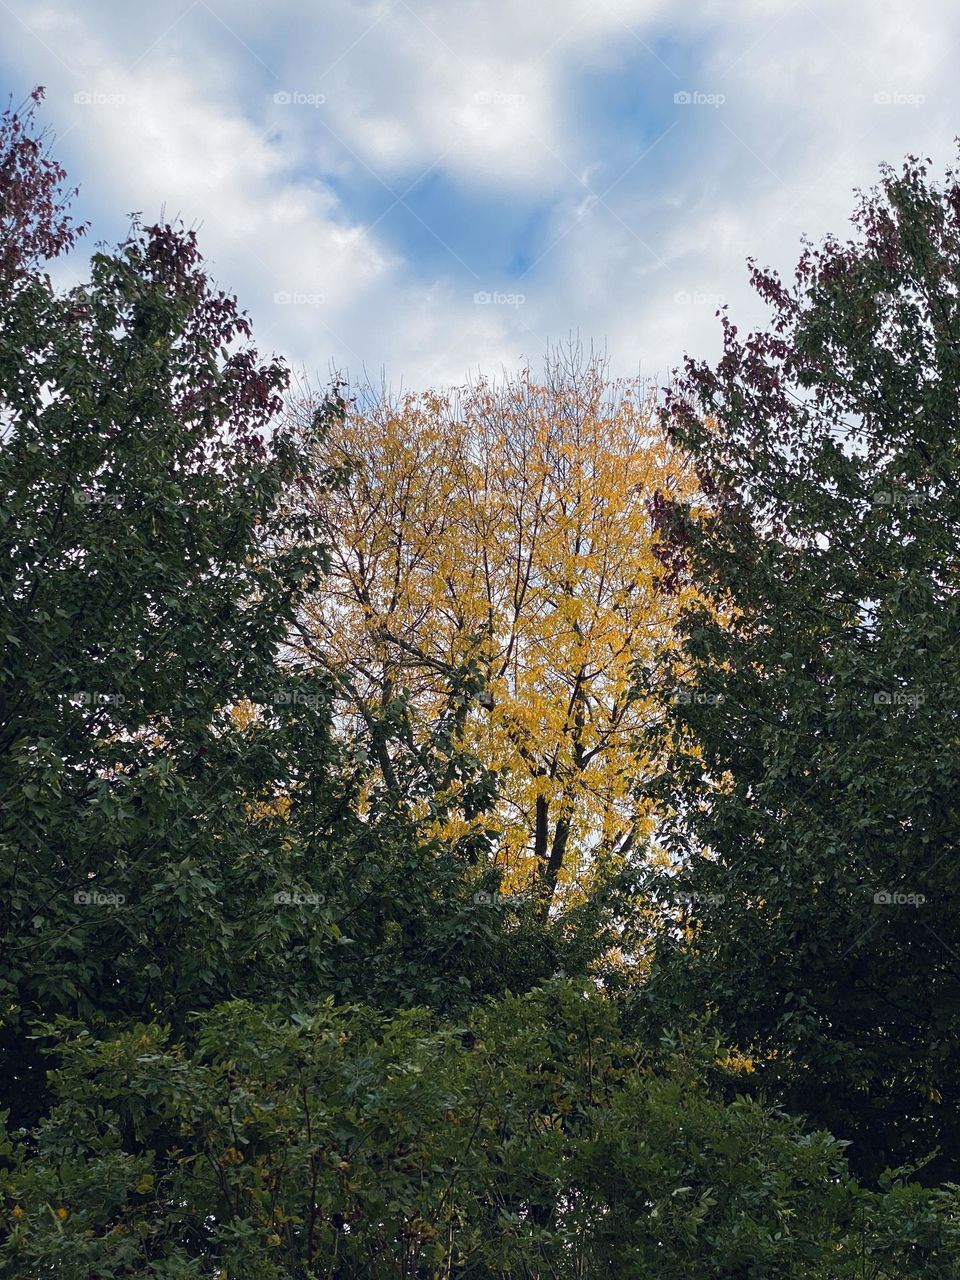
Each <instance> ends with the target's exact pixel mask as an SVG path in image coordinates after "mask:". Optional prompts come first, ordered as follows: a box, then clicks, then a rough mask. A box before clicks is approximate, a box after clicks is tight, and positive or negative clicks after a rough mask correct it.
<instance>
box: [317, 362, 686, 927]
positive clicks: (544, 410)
mask: <svg viewBox="0 0 960 1280" xmlns="http://www.w3.org/2000/svg"><path fill="white" fill-rule="evenodd" d="M301 415H302V417H303V418H306V419H307V420H309V419H310V418H311V416H312V406H311V405H310V404H309V403H308V404H307V405H306V406H302V407H301ZM304 434H305V435H306V434H307V433H304ZM309 439H310V440H311V448H312V455H313V457H314V459H315V465H316V466H318V467H319V469H320V471H321V474H327V473H329V472H330V471H336V472H338V473H339V474H340V475H341V477H342V483H340V484H339V485H335V486H333V487H328V486H323V487H322V489H321V490H320V491H319V492H318V493H317V495H316V499H315V507H316V513H317V518H318V522H319V527H320V528H321V530H322V532H323V538H324V540H325V542H326V543H327V544H328V545H329V547H330V571H329V576H328V578H327V580H326V582H325V585H324V590H323V592H322V593H321V594H320V595H319V596H318V598H317V599H316V600H314V601H311V604H310V607H309V608H308V610H307V613H306V616H305V619H304V626H303V632H302V634H303V649H304V653H305V654H306V655H309V657H310V658H311V659H312V660H313V661H315V662H318V663H319V664H320V665H321V667H322V668H323V669H324V670H327V671H329V672H331V673H332V674H333V675H334V677H335V678H336V681H337V684H338V687H339V688H340V689H341V691H342V694H343V699H342V704H341V705H342V707H343V714H344V715H345V716H348V717H353V718H355V719H357V720H358V721H359V722H360V723H364V724H366V725H367V726H368V727H369V728H370V730H371V732H372V733H373V735H374V737H375V739H376V730H375V726H376V725H378V724H380V725H383V724H385V723H388V722H389V721H390V719H391V717H398V718H399V721H401V722H402V723H403V725H404V730H403V733H402V734H401V735H399V736H398V742H401V743H402V742H404V741H405V746H406V751H405V752H402V751H401V752H399V753H397V754H394V755H391V754H390V753H388V752H387V751H386V749H385V748H384V745H383V743H382V741H380V740H378V749H377V758H378V760H379V763H380V767H381V770H382V774H383V778H384V780H385V782H386V784H387V786H388V787H389V788H390V789H391V790H393V791H395V792H396V793H397V794H398V795H402V794H403V793H404V792H405V791H409V789H410V788H409V784H404V782H403V780H402V779H403V777H404V776H406V774H407V772H408V771H409V762H411V761H412V762H413V764H414V766H415V763H416V759H417V756H418V753H419V752H420V751H421V750H423V748H424V745H425V744H427V743H429V742H431V741H434V740H435V739H436V734H437V731H438V728H439V727H440V726H443V725H445V724H446V723H447V719H446V717H448V716H449V713H450V707H451V693H452V686H451V677H452V676H453V674H454V673H455V672H460V673H461V674H462V673H469V674H470V675H471V676H472V677H473V679H474V685H473V687H472V688H471V689H470V691H469V693H470V695H471V696H470V698H469V703H466V702H463V701H461V702H460V703H459V704H458V705H459V706H460V708H461V711H462V715H461V717H460V723H459V724H458V729H459V732H460V733H461V734H462V740H463V742H464V743H465V744H466V745H467V746H469V748H470V749H471V750H472V751H473V752H474V753H475V754H476V756H477V758H478V760H479V761H480V762H481V763H482V764H483V765H484V766H485V768H486V769H487V770H489V771H492V772H493V773H494V774H495V775H496V778H497V781H498V806H497V809H496V816H497V818H498V820H499V824H500V828H501V833H502V839H501V843H500V846H499V849H498V851H497V854H496V858H497V862H498V864H499V865H500V866H501V867H502V869H503V870H504V872H505V876H506V883H507V885H508V887H512V888H522V889H534V891H535V895H536V897H537V898H538V900H539V902H540V904H541V910H542V911H543V912H546V911H547V910H548V909H549V906H550V903H551V902H552V901H553V899H554V895H555V891H556V889H557V886H558V884H560V883H566V884H567V885H570V886H573V887H575V888H578V889H579V890H581V891H582V890H583V889H584V888H585V887H586V886H587V885H588V883H589V881H590V871H591V868H595V867H596V866H597V865H601V864H602V865H616V864H617V862H618V861H622V860H623V859H624V858H625V857H626V856H627V855H628V854H629V852H630V851H631V849H633V848H635V847H637V848H639V847H641V846H642V845H643V842H644V833H645V831H646V829H647V815H646V813H645V811H644V810H643V808H642V807H638V805H637V804H636V802H635V798H634V797H633V796H632V795H631V792H630V789H629V785H628V781H627V780H628V778H629V776H630V772H631V769H630V768H628V765H630V766H632V771H633V772H634V773H636V772H637V771H638V770H642V769H643V768H644V763H645V762H644V760H643V759H642V758H641V757H637V756H635V755H634V754H633V753H634V748H635V743H636V736H637V729H638V726H639V725H640V724H642V722H643V720H644V717H645V715H646V714H647V711H648V706H647V704H646V703H645V702H644V700H643V699H642V698H639V697H637V696H635V690H634V686H633V682H632V681H631V677H630V671H631V664H632V663H633V662H635V661H637V660H638V659H641V658H643V657H644V656H647V655H652V652H653V646H654V643H655V641H656V639H657V638H658V636H662V634H663V632H664V631H665V630H666V629H667V628H668V627H669V625H670V621H671V618H672V617H673V615H674V613H675V612H676V609H677V601H675V600H668V599H666V598H665V597H663V596H662V595H660V594H658V592H657V591H656V588H655V578H656V575H657V572H658V570H659V566H658V564H657V562H656V560H655V557H654V554H653V536H652V528H651V521H650V514H649V506H648V503H649V498H650V497H651V495H652V493H653V492H654V490H655V489H656V488H660V489H663V490H665V491H667V492H670V493H673V494H675V495H677V496H678V497H679V496H681V495H689V494H690V492H691V486H690V477H689V474H688V468H685V466H684V464H683V461H682V459H681V456H680V455H679V453H678V452H677V451H676V450H674V449H673V448H671V447H670V446H669V445H668V444H667V443H666V442H665V440H664V438H663V436H662V434H661V433H660V431H659V428H658V425H657V423H656V420H655V415H654V412H653V406H652V402H651V398H650V393H649V391H648V389H647V388H645V386H644V385H643V384H642V383H640V382H639V381H637V380H626V381H610V379H609V378H608V376H607V373H606V369H605V366H604V363H603V361H602V360H600V359H599V358H597V357H590V358H585V357H584V356H583V354H582V352H581V351H580V350H579V349H576V348H574V349H572V350H571V351H569V352H567V353H566V355H564V354H563V353H560V352H557V353H555V354H554V355H553V356H552V357H551V358H550V359H549V360H548V362H547V367H546V372H545V375H544V378H543V380H537V379H536V378H534V376H533V375H532V374H531V373H530V372H529V371H526V372H524V373H523V374H521V375H520V376H519V377H516V378H510V379H506V380H505V381H504V382H502V383H498V384H493V383H490V382H487V381H483V380H481V381H478V382H477V383H476V384H474V385H472V386H469V387H465V388H461V389H460V390H459V391H458V392H457V393H455V394H449V395H448V394H440V393H433V392H430V393H424V394H420V395H417V394H409V395H406V396H405V397H403V398H401V399H400V400H399V401H397V402H394V401H391V400H390V399H389V398H388V397H387V396H385V395H379V396H374V395H372V394H367V395H366V397H365V398H363V399H362V401H361V402H360V403H354V405H352V406H351V407H348V406H347V404H346V403H345V402H344V401H342V400H341V401H340V410H339V412H338V413H335V414H332V415H330V417H329V420H325V429H324V430H323V431H322V432H319V433H317V432H313V434H312V435H310V436H309ZM455 696H456V695H455ZM440 784H441V787H442V786H443V785H447V786H453V787H454V788H455V787H456V786H457V779H456V778H455V777H453V776H448V777H446V778H442V779H440ZM448 830H449V829H448Z"/></svg>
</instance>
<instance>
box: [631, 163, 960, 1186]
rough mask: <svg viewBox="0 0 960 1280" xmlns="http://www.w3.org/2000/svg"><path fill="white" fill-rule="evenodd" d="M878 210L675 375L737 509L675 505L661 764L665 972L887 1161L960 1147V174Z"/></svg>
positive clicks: (684, 406)
mask: <svg viewBox="0 0 960 1280" xmlns="http://www.w3.org/2000/svg"><path fill="white" fill-rule="evenodd" d="M854 225H855V227H856V232H857V234H856V238H855V239H854V240H852V241H850V242H848V243H841V242H839V241H837V240H835V239H833V238H829V239H827V240H826V241H825V243H824V244H823V245H822V246H821V247H819V248H814V247H813V246H807V248H806V249H805V251H804V253H803V256H802V258H801V260H800V263H799V266H798V268H797V273H796V280H795V283H794V284H793V285H792V286H790V285H786V284H784V283H783V282H782V281H781V280H780V279H779V278H778V277H777V276H776V275H775V274H774V273H773V272H771V271H761V270H759V269H757V268H756V267H754V269H753V283H754V286H755V288H756V289H757V290H758V292H759V293H760V295H761V296H762V297H763V298H764V299H765V300H766V301H767V302H768V303H769V304H770V305H771V308H772V311H773V317H772V321H771V323H770V325H769V326H768V327H767V328H766V329H764V330H762V331H760V332H757V333H752V334H750V335H748V336H746V337H741V336H740V335H739V334H738V331H737V328H736V327H735V325H734V324H733V323H732V322H731V321H730V320H729V319H727V318H725V319H724V354H723V357H722V359H721V360H720V362H719V364H718V365H717V366H716V368H711V367H709V366H707V365H705V364H702V363H697V362H693V361H690V362H689V363H688V366H687V373H686V377H685V380H684V383H683V385H682V387H681V388H679V389H678V391H677V393H676V394H675V395H674V396H672V397H671V398H670V400H669V404H668V412H667V416H668V420H669V424H670V429H671V431H672V433H673V437H674V438H675V439H676V441H677V442H678V443H679V444H681V445H683V446H685V447H686V448H688V449H690V450H692V451H693V454H694V455H695V459H696V464H697V468H698V471H699V475H700V480H701V485H702V488H703V489H704V491H705V492H706V493H708V494H710V495H711V498H710V503H709V508H710V509H709V513H708V517H707V516H704V517H703V518H698V517H697V516H696V515H695V514H694V513H691V512H690V510H689V508H687V509H684V507H683V505H682V504H680V505H677V504H673V503H670V502H666V501H664V502H662V503H660V504H659V507H658V512H659V520H660V524H661V528H662V531H663V543H662V546H661V553H660V554H661V558H662V559H663V560H664V562H665V565H666V566H667V567H666V570H665V578H666V579H667V581H668V584H677V583H683V582H687V583H692V584H695V585H696V587H697V589H698V591H699V592H700V593H701V595H702V596H703V597H705V599H706V601H707V602H708V604H710V605H712V607H713V614H712V615H711V611H710V609H709V608H707V607H705V606H704V607H701V606H696V607H691V608H689V609H688V610H687V611H686V612H685V616H684V619H683V621H682V624H681V627H680V629H679V632H678V639H677V642H676V643H675V644H674V646H673V651H672V653H670V654H668V655H665V656H664V659H663V660H664V662H665V663H672V664H673V665H674V668H675V669H676V670H678V671H680V672H681V673H682V684H681V693H682V696H678V695H677V691H676V689H675V688H663V689H661V700H662V703H663V707H664V711H665V713H666V714H667V717H668V718H667V721H666V724H665V728H664V731H663V734H662V735H661V737H660V740H659V743H658V749H662V750H665V751H668V752H669V753H670V767H669V769H668V771H667V772H666V773H665V774H664V776H663V777H662V779H661V780H660V784H659V786H658V787H657V788H656V789H657V791H658V794H659V797H660V801H661V803H662V804H664V805H665V806H666V807H667V810H668V813H669V815H670V816H669V818H668V820H666V821H665V822H664V824H663V827H662V830H661V836H662V839H663V842H664V844H665V846H666V847H667V848H668V850H669V852H670V854H671V857H672V860H673V867H672V872H671V874H669V875H667V876H664V877H662V878H661V881H660V886H659V893H660V895H661V897H662V899H663V900H664V901H665V902H666V903H669V904H671V905H672V906H673V908H675V913H674V919H675V924H674V925H673V926H671V927H670V928H668V929H667V930H665V931H664V934H663V936H662V939H661V945H660V960H659V963H658V966H657V968H656V977H655V979H654V981H653V983H652V984H651V988H650V995H651V999H654V998H656V999H657V1000H662V1001H663V1002H664V1004H663V1005H660V1004H655V1005H654V1007H655V1008H657V1009H659V1010H660V1012H659V1013H657V1014H656V1015H655V1016H657V1017H660V1016H670V1015H669V1014H668V1015H664V1012H663V1010H664V1008H667V1009H672V1010H673V1011H674V1012H676V1011H677V1008H678V1004H679V1007H681V1008H682V1007H686V1008H688V1009H690V1008H694V1009H702V1008H704V1007H705V1006H707V1005H709V1006H711V1007H713V1008H714V1009H715V1010H716V1012H717V1016H718V1018H719V1024H720V1026H721V1028H722V1034H724V1035H725V1036H727V1037H729V1038H730V1039H732V1040H733V1042H734V1043H737V1044H739V1045H740V1046H741V1047H743V1048H745V1049H746V1050H748V1051H749V1052H751V1053H752V1054H753V1056H754V1058H755V1060H756V1063H757V1073H756V1079H757V1081H758V1083H759V1084H760V1086H761V1087H762V1088H765V1089H768V1090H770V1091H772V1093H773V1094H774V1095H775V1096H776V1097H777V1098H778V1099H779V1100H781V1101H782V1102H783V1103H784V1104H785V1105H786V1106H788V1108H789V1109H791V1110H794V1111H800V1112H803V1113H806V1114H809V1115H810V1116H812V1117H813V1118H814V1119H815V1121H816V1122H817V1123H820V1124H824V1125H827V1126H828V1127H830V1129H831V1130H832V1131H833V1132H835V1133H837V1134H838V1135H839V1136H841V1137H845V1138H849V1139H852V1140H853V1141H854V1145H853V1147H852V1148H851V1159H852V1160H853V1162H854V1165H855V1167H857V1168H859V1169H860V1170H862V1171H863V1172H864V1173H865V1174H867V1175H868V1176H871V1177H875V1176H877V1175H878V1174H879V1173H880V1172H882V1170H883V1169H884V1167H885V1166H886V1165H897V1164H901V1163H904V1162H907V1161H911V1160H916V1161H921V1160H923V1159H924V1158H926V1157H927V1156H928V1154H929V1153H931V1152H934V1151H939V1154H938V1155H937V1157H936V1158H935V1159H934V1160H933V1162H932V1163H931V1164H930V1165H929V1166H928V1168H927V1170H926V1172H925V1176H926V1177H928V1178H931V1179H936V1178H937V1177H956V1174H957V1170H958V1168H960V1164H958V1161H960V1129H958V1125H957V1115H958V1105H960V1057H958V1048H957V1046H958V1044H960V1039H958V1031H960V958H958V957H960V931H958V930H960V925H958V917H957V913H956V910H955V905H956V902H957V901H958V895H960V880H958V874H960V871H958V868H960V863H958V861H957V857H956V853H957V849H958V840H960V809H958V806H957V804H956V799H957V796H958V795H960V755H958V711H960V670H958V664H957V645H958V637H960V626H958V622H960V617H958V610H960V595H958V591H957V586H958V574H957V571H958V560H957V534H958V529H960V505H958V493H960V488H958V483H957V481H958V467H960V452H958V443H960V434H958V433H960V424H958V419H957V411H956V406H957V401H958V391H960V309H958V303H957V291H958V285H960V185H958V182H957V179H956V176H955V175H954V174H953V173H949V174H948V176H947V179H946V182H945V183H944V184H943V185H942V186H937V185H936V184H935V183H933V182H932V181H931V180H930V179H929V178H928V170H927V166H926V165H925V164H924V163H921V162H920V161H918V160H916V159H910V160H909V161H908V162H907V163H906V164H905V165H904V167H903V170H902V172H900V173H894V172H893V171H890V170H885V171H884V175H883V181H882V184H881V186H880V188H879V189H878V190H877V191H874V192H871V193H869V194H867V195H865V196H863V197H862V199H861V201H860V203H859V206H858V208H857V211H856V215H855V219H854Z"/></svg>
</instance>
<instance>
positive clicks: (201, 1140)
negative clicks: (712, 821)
mask: <svg viewBox="0 0 960 1280" xmlns="http://www.w3.org/2000/svg"><path fill="white" fill-rule="evenodd" d="M53 1031H54V1029H52V1028H51V1032H53ZM198 1031H199V1034H198V1041H199V1042H198V1043H197V1044H196V1045H195V1046H194V1047H188V1046H186V1045H183V1044H178V1043H172V1042H171V1039H170V1037H169V1035H168V1034H167V1033H166V1032H165V1031H164V1030H163V1029H161V1028H159V1027H156V1026H138V1027H131V1028H129V1029H128V1030H125V1031H124V1032H122V1033H113V1034H110V1035H108V1036H104V1037H102V1038H94V1037H91V1036H89V1035H84V1034H83V1033H82V1032H81V1033H80V1034H78V1033H77V1030H76V1028H74V1027H71V1026H69V1025H61V1026H60V1027H59V1028H57V1029H56V1031H55V1034H52V1035H51V1036H50V1037H49V1041H48V1043H49V1045H50V1048H51V1050H53V1051H54V1054H55V1057H54V1061H55V1062H56V1064H57V1065H56V1070H55V1072H54V1077H53V1078H54V1087H55V1090H56V1094H57V1100H56V1105H55V1107H54V1108H53V1109H52V1110H51V1113H50V1115H49V1117H48V1118H46V1119H45V1121H44V1123H43V1124H42V1125H41V1127H40V1129H39V1131H38V1132H37V1134H36V1135H34V1136H33V1137H32V1140H31V1141H30V1142H24V1141H18V1142H17V1143H16V1146H15V1151H14V1153H13V1167H12V1168H11V1169H10V1171H9V1172H8V1173H7V1174H5V1177H4V1183H5V1187H4V1190H5V1196H6V1202H7V1206H8V1221H9V1222H10V1224H11V1230H10V1233H9V1236H8V1239H7V1241H6V1243H5V1244H4V1245H2V1246H0V1268H4V1269H3V1270H0V1274H2V1275H4V1276H7V1275H9V1276H14V1275H22V1274H24V1273H29V1274H31V1275H43V1274H47V1273H50V1274H53V1273H55V1274H57V1275H60V1276H63V1277H65V1280H87V1277H90V1276H104V1277H107V1276H115V1275H119V1274H124V1275H128V1276H131V1277H147V1276H158V1275H159V1276H170V1277H174V1276H200V1275H210V1274H217V1273H218V1271H219V1272H220V1273H221V1274H222V1273H223V1272H225V1273H226V1274H227V1275H229V1276H233V1275H236V1276H243V1277H244V1278H245V1280H281V1278H283V1280H286V1278H287V1277H307V1276H311V1275H316V1274H318V1273H319V1274H330V1275H337V1276H338V1277H340V1278H341V1280H351V1278H353V1277H356V1278H359V1277H364V1278H367V1277H370V1278H372V1280H388V1278H392V1277H401V1276H421V1277H425V1278H427V1277H430V1278H436V1280H439V1278H440V1277H446V1276H458V1277H464V1278H465V1277H476V1280H481V1278H484V1280H490V1278H492V1277H496V1278H503V1280H505V1278H506V1277H508V1276H516V1275H518V1274H519V1275H531V1276H534V1275H544V1274H546V1275H550V1276H555V1277H557V1278H558V1280H598V1278H599V1277H602V1276H610V1275H613V1276H638V1277H641V1276H643V1277H645V1276H651V1275H656V1276H657V1277H660V1278H662V1280H688V1277H690V1276H704V1277H714V1276H715V1277H720V1276H724V1277H727V1276H730V1277H733V1276H750V1275H754V1276H764V1275H767V1276H773V1275H775V1276H777V1277H783V1278H784V1280H818V1278H819V1280H844V1278H845V1277H846V1278H848V1280H858V1278H859V1277H860V1276H862V1275H865V1274H869V1275H871V1276H873V1277H874V1280H900V1277H902V1276H905V1275H910V1276H916V1277H918V1280H948V1278H949V1277H951V1276H953V1275H955V1274H956V1272H955V1269H954V1268H955V1263H956V1251H957V1249H958V1248H960V1204H958V1200H957V1193H956V1189H953V1190H952V1191H950V1190H944V1191H941V1192H931V1191H925V1190H923V1189H922V1188H919V1187H915V1186H914V1187H909V1186H904V1185H895V1186H892V1187H890V1188H889V1189H888V1190H887V1191H886V1192H885V1193H883V1194H870V1193H865V1192H863V1191H862V1190H861V1189H860V1188H858V1187H857V1186H856V1184H855V1183H854V1182H853V1181H852V1180H851V1179H850V1177H849V1174H848V1172H847V1170H846V1169H845V1167H844V1161H843V1155H842V1146H841V1144H840V1143H838V1142H837V1141H836V1140H834V1139H832V1138H831V1137H830V1136H829V1135H828V1134H825V1133H816V1134H809V1133H803V1132H802V1131H801V1129H800V1126H799V1125H798V1123H797V1122H796V1121H795V1120H792V1119H790V1118H788V1117H786V1116H783V1115H782V1114H777V1113H775V1112H771V1111H770V1110H767V1109H765V1108H763V1107H761V1106H759V1105H758V1104H757V1103H755V1102H751V1101H749V1100H748V1099H746V1098H743V1097H741V1098H740V1099H739V1100H737V1101H736V1102H734V1103H733V1104H732V1105H724V1104H723V1103H722V1102H720V1101H719V1100H718V1099H717V1097H716V1094H715V1091H714V1087H713V1086H714V1085H715V1083H716V1078H717V1077H718V1076H719V1075H720V1074H721V1072H720V1069H719V1068H718V1066H717V1065H716V1060H715V1055H716V1048H715V1046H713V1045H711V1044H710V1043H708V1042H705V1041H700V1042H698V1041H697V1040H696V1039H691V1040H690V1041H689V1042H687V1043H680V1042H675V1043H673V1044H672V1045H669V1046H667V1047H666V1048H665V1049H658V1050H656V1051H650V1050H644V1049H638V1048H637V1047H636V1046H634V1045H632V1044H630V1043H629V1042H627V1041H625V1040H624V1039H623V1036H622V1033H621V1031H620V1028H619V1026H618V1023H617V1017H616V1011H615V1008H614V1007H613V1006H612V1005H611V1003H610V1002H609V1001H607V1000H605V999H603V998H602V997H601V996H600V995H599V994H598V993H597V991H596V990H595V989H591V986H590V984H579V983H576V982H570V981H565V982H553V983H550V984H548V985H547V986H546V987H544V988H543V989H542V990H538V991H535V992H531V993H529V994H528V995H526V996H524V997H509V998H506V999H504V1000H502V1001H499V1002H497V1003H496V1004H493V1005H490V1006H488V1007H486V1008H479V1009H476V1010H474V1011H473V1013H472V1014H471V1015H470V1017H469V1020H468V1021H467V1022H466V1023H461V1024H459V1025H457V1026H451V1025H450V1024H438V1023H437V1022H436V1021H435V1020H434V1019H431V1018H430V1016H429V1015H427V1014H426V1013H425V1012H424V1011H422V1010H407V1011H405V1012H404V1013H402V1014H400V1015H395V1016H393V1017H391V1018H390V1019H385V1018H384V1017H383V1015H381V1014H377V1013H375V1012H374V1011H372V1010H370V1009H364V1008H362V1007H356V1006H353V1007H351V1006H344V1005H340V1006H334V1005H332V1004H320V1005H319V1006H317V1007H315V1008H314V1009H312V1010H311V1011H310V1012H309V1013H304V1014H303V1015H301V1016H300V1017H299V1018H298V1019H297V1020H296V1021H295V1022H290V1021H288V1020H286V1019H284V1018H283V1017H282V1016H278V1014H277V1013H276V1011H273V1010H271V1009H270V1008H269V1007H268V1006H264V1005H262V1004H258V1005H253V1004H249V1003H246V1002H234V1003H231V1004H228V1005H225V1006H222V1007H220V1008H218V1009H216V1010H214V1011H212V1012H210V1013H209V1014H207V1015H206V1016H205V1017H204V1019H203V1022H202V1025H201V1026H200V1028H199V1029H198Z"/></svg>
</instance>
